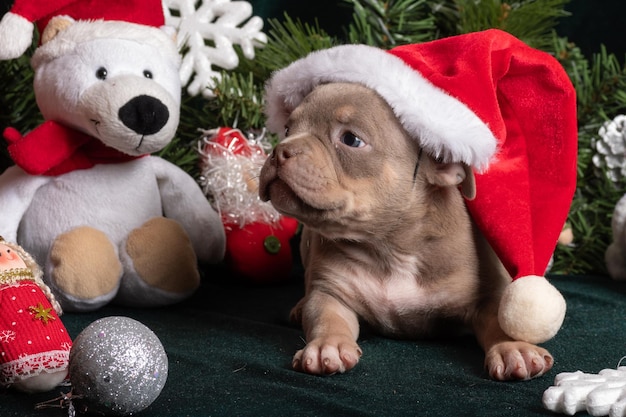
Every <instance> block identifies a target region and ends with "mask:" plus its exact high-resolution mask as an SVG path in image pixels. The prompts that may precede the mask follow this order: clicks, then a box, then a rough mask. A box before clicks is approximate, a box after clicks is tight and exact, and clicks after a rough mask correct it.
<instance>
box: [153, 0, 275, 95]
mask: <svg viewBox="0 0 626 417" xmlns="http://www.w3.org/2000/svg"><path fill="white" fill-rule="evenodd" d="M163 6H164V12H165V23H166V25H168V26H172V27H173V28H175V29H176V30H177V40H178V46H179V48H180V49H181V50H182V51H183V52H184V56H183V60H182V64H181V68H180V79H181V82H182V83H183V85H187V92H188V93H189V94H191V95H194V96H195V95H198V94H202V95H203V96H204V97H207V98H210V97H212V96H213V92H212V89H213V87H214V86H215V80H216V79H218V80H219V78H220V72H219V70H217V69H215V68H214V66H215V67H219V68H221V69H225V70H231V69H234V68H236V67H237V65H239V57H238V56H237V52H236V51H235V48H234V47H233V46H234V45H239V46H240V47H241V50H242V52H243V55H244V56H245V57H246V58H247V59H254V55H255V48H256V47H261V46H262V45H263V44H265V43H267V36H266V35H265V33H263V32H262V29H263V19H261V18H260V17H258V16H252V6H251V5H250V3H248V2H246V1H230V0H201V1H197V0H163ZM251 16H252V17H251ZM194 74H195V76H193V75H194ZM192 77H193V79H192ZM190 81H191V82H190Z"/></svg>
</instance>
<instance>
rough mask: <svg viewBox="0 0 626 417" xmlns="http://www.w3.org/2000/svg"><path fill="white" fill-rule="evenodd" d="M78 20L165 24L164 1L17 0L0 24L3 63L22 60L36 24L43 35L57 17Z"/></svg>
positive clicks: (0, 52) (0, 57) (0, 56)
mask: <svg viewBox="0 0 626 417" xmlns="http://www.w3.org/2000/svg"><path fill="white" fill-rule="evenodd" d="M63 15H64V16H69V17H71V18H73V19H75V20H85V19H104V20H122V21H125V22H131V23H138V24H143V25H147V26H156V27H160V26H163V25H164V24H165V15H164V13H163V3H162V1H161V0H107V1H102V0H15V2H14V3H13V6H12V7H11V9H10V10H9V12H8V13H7V14H5V15H4V16H3V17H2V20H1V21H0V59H13V58H17V57H19V56H21V55H22V54H23V53H24V52H25V51H26V49H28V47H29V46H30V45H31V43H32V41H33V30H34V23H36V24H37V27H38V29H39V33H40V34H41V33H43V29H44V28H45V27H46V25H47V24H48V21H49V20H50V19H51V18H53V17H54V16H63Z"/></svg>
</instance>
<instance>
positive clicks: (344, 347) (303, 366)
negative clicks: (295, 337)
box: [292, 338, 362, 375]
mask: <svg viewBox="0 0 626 417" xmlns="http://www.w3.org/2000/svg"><path fill="white" fill-rule="evenodd" d="M361 355H362V351H361V349H360V348H359V346H358V345H357V344H356V343H354V342H353V341H347V342H346V341H343V342H340V341H338V340H333V339H332V338H331V339H327V340H321V339H315V340H313V341H311V342H309V343H308V344H307V345H306V347H305V348H304V349H302V350H299V351H298V352H296V354H295V355H294V358H293V362H292V365H293V368H294V369H296V370H298V371H302V372H306V373H309V374H315V375H332V374H336V373H343V372H346V371H348V370H350V369H352V368H354V367H355V366H356V364H357V363H358V362H359V358H360V357H361Z"/></svg>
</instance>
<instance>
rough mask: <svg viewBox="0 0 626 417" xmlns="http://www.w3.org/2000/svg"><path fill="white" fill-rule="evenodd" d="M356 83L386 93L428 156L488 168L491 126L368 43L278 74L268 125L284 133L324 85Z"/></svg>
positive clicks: (493, 142)
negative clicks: (293, 116)
mask: <svg viewBox="0 0 626 417" xmlns="http://www.w3.org/2000/svg"><path fill="white" fill-rule="evenodd" d="M332 82H352V83H359V84H362V85H364V86H366V87H369V88H371V89H373V90H374V91H376V92H377V93H378V94H380V95H381V96H382V97H383V99H385V100H386V101H387V103H388V104H389V105H390V106H391V108H392V109H393V111H394V113H395V115H396V116H397V117H398V119H399V120H400V122H401V123H402V125H403V126H404V128H405V129H406V130H407V132H408V133H409V134H410V135H411V136H413V137H415V138H416V139H417V140H418V141H419V142H420V145H421V146H423V147H424V148H425V149H426V150H427V152H429V153H430V154H431V155H433V156H435V157H442V158H444V160H446V161H449V162H452V161H455V162H464V163H466V164H468V165H470V166H473V167H475V168H476V169H477V170H479V171H482V170H484V169H485V168H486V167H487V165H488V164H489V162H490V160H491V158H492V157H493V156H494V154H495V152H496V149H497V143H498V141H497V139H496V138H495V136H494V135H493V133H492V132H491V130H490V129H489V127H488V126H487V125H486V124H485V123H484V122H483V121H482V120H481V119H480V118H479V117H478V116H477V115H476V114H474V113H473V112H472V111H471V110H470V109H469V108H468V107H467V106H466V105H465V104H463V103H462V102H460V101H459V100H457V99H456V98H454V97H452V96H450V95H449V94H448V93H447V92H446V91H444V90H442V89H440V88H438V87H436V86H434V85H433V84H432V83H431V82H430V81H428V80H427V79H426V78H424V77H423V76H422V75H421V74H420V73H419V72H417V71H415V70H414V69H412V68H411V67H409V66H408V65H407V64H405V63H404V62H403V61H402V60H401V59H400V58H398V57H396V56H394V55H392V54H389V53H387V52H385V51H384V50H382V49H379V48H375V47H371V46H367V45H341V46H336V47H333V48H330V49H325V50H321V51H316V52H313V53H311V54H309V55H308V56H307V57H305V58H302V59H300V60H298V61H295V62H293V63H292V64H291V65H289V66H287V67H286V68H284V69H282V70H280V71H278V72H276V73H275V74H274V75H273V76H272V78H271V79H270V80H269V82H268V84H267V87H266V114H267V118H268V120H267V127H268V129H269V130H270V131H273V132H281V131H282V130H283V128H284V125H285V122H286V121H287V119H288V117H289V114H290V113H291V112H292V111H293V110H294V109H295V108H296V107H297V106H298V105H299V104H300V102H302V100H304V98H305V97H306V96H307V95H308V94H309V93H310V92H311V91H312V90H313V89H314V88H315V87H316V86H317V85H320V84H326V83H332Z"/></svg>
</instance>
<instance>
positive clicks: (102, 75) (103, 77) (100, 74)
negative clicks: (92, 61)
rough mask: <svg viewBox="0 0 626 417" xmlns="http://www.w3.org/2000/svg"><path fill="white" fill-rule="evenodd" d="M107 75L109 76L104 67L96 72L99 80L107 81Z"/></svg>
mask: <svg viewBox="0 0 626 417" xmlns="http://www.w3.org/2000/svg"><path fill="white" fill-rule="evenodd" d="M107 75H108V72H107V69H106V68H104V67H100V68H98V70H97V71H96V78H97V79H99V80H106V78H107Z"/></svg>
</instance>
